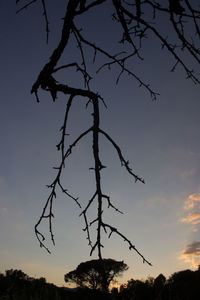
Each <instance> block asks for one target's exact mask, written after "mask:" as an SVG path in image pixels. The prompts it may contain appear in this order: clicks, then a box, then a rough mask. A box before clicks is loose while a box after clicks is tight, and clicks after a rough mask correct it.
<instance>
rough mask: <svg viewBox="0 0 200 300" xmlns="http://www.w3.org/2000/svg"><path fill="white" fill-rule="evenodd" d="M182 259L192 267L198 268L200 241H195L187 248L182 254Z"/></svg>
mask: <svg viewBox="0 0 200 300" xmlns="http://www.w3.org/2000/svg"><path fill="white" fill-rule="evenodd" d="M180 259H183V260H184V261H185V262H187V263H189V264H190V266H191V267H193V268H196V267H198V265H199V264H200V241H194V242H193V243H191V244H189V245H187V246H186V249H185V250H184V251H183V252H182V254H181V256H180Z"/></svg>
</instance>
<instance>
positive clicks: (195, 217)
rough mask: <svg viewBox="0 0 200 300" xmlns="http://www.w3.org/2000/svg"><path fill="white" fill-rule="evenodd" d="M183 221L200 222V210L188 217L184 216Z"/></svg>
mask: <svg viewBox="0 0 200 300" xmlns="http://www.w3.org/2000/svg"><path fill="white" fill-rule="evenodd" d="M181 222H183V223H189V224H192V225H196V224H199V223H200V211H199V212H198V211H194V212H192V213H190V214H189V215H188V216H187V217H186V218H182V219H181Z"/></svg>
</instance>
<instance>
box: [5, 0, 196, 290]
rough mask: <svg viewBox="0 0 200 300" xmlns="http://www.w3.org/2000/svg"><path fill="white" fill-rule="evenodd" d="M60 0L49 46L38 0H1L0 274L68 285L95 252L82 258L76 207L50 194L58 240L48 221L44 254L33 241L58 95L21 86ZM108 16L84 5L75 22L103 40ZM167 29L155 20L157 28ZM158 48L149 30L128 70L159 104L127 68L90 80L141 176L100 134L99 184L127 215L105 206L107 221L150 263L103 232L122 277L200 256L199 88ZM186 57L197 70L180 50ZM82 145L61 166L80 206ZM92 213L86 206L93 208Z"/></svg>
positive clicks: (32, 76)
mask: <svg viewBox="0 0 200 300" xmlns="http://www.w3.org/2000/svg"><path fill="white" fill-rule="evenodd" d="M22 2H23V1H22ZM65 2H66V1H64V0H62V1H60V2H59V5H58V7H57V8H56V9H55V7H54V4H52V2H51V1H47V4H48V5H47V8H48V14H49V19H50V30H51V32H50V37H49V44H48V45H47V44H46V36H45V24H44V19H43V16H42V7H41V5H40V3H39V2H38V3H35V4H34V5H32V7H30V8H29V9H27V10H25V11H23V12H21V13H19V14H16V6H15V3H14V1H6V0H2V1H1V2H0V25H1V26H0V28H1V33H0V38H1V56H0V66H1V71H0V80H1V90H0V98H1V101H0V106H1V107H0V137H1V147H0V272H4V271H5V270H8V269H11V268H13V269H21V270H23V271H24V272H25V273H27V274H28V275H29V276H34V277H37V278H38V277H45V278H46V279H47V281H48V282H52V283H55V284H57V285H60V286H62V285H65V283H64V274H65V273H67V272H69V271H71V270H73V269H75V268H76V266H77V265H78V264H79V263H80V262H83V261H87V260H89V259H95V258H97V256H96V254H94V255H93V256H92V258H91V257H90V255H89V252H90V249H89V247H88V245H87V240H86V236H85V233H84V232H83V230H82V228H83V227H84V222H83V219H82V218H80V217H79V214H80V210H79V208H78V207H77V206H76V205H75V203H73V202H72V201H71V200H70V199H68V198H66V197H65V196H63V195H62V194H61V193H59V192H58V195H57V198H56V202H55V203H54V214H55V220H54V224H53V225H54V232H55V241H56V246H55V247H54V246H53V245H52V244H51V242H50V241H49V236H48V227H47V226H46V225H45V224H44V225H42V230H43V231H44V232H45V234H46V236H47V245H48V247H49V249H50V250H51V254H48V253H47V252H46V251H45V250H44V249H42V248H40V246H39V243H38V241H37V239H36V237H35V234H34V225H35V224H36V222H37V221H38V219H39V217H40V215H41V212H42V208H43V206H44V204H45V201H46V199H47V197H48V195H49V190H48V188H47V187H46V185H48V184H50V183H51V182H52V180H53V178H54V176H55V170H54V169H53V167H55V166H56V165H57V164H58V163H59V161H60V153H59V152H57V150H56V144H57V143H58V142H59V139H60V131H59V130H60V127H61V126H62V121H63V117H64V110H65V105H66V100H67V99H66V96H65V97H64V96H62V95H60V96H59V98H58V99H57V101H56V102H55V103H53V102H52V100H51V99H50V96H49V95H48V94H46V93H44V92H40V100H41V102H40V103H39V104H38V103H36V101H35V98H34V96H33V95H31V93H30V90H31V86H32V84H33V83H34V81H35V80H36V78H37V75H38V73H39V71H40V70H41V68H42V67H43V65H44V64H45V63H46V62H47V60H48V58H49V57H50V55H51V53H52V51H53V49H54V48H55V46H56V45H57V42H58V40H59V36H60V30H61V26H62V19H61V18H62V17H63V14H64V9H65ZM102 14H103V16H104V17H103V25H102ZM110 15H111V13H110V11H109V9H107V8H106V7H103V8H102V9H101V10H100V11H99V14H98V15H94V14H88V16H87V18H86V19H83V24H84V25H83V28H84V30H85V32H87V34H88V37H92V36H93V37H95V39H99V41H100V42H101V43H102V45H104V46H105V47H108V48H109V46H110V44H111V40H110V38H109V36H110V35H111V36H112V37H113V39H117V37H118V30H116V29H114V27H112V26H111V25H110ZM84 26H85V27H84ZM108 26H109V27H108ZM165 26H166V24H165V21H164V20H162V21H161V30H164V29H166V27H165ZM97 33H98V34H97ZM75 48H76V47H75V46H74V45H73V42H72V46H71V48H69V49H68V52H66V54H65V55H64V57H63V60H62V62H66V61H69V59H70V58H71V56H72V55H74V56H75V57H76V55H77V50H76V49H75ZM160 48H161V47H160V44H159V43H156V41H154V39H153V38H149V39H148V40H147V41H146V42H145V44H144V50H143V55H144V57H145V59H144V62H137V61H135V60H134V61H133V69H134V71H135V72H136V73H137V74H139V75H140V76H141V77H142V78H143V79H144V80H145V81H146V82H148V83H150V84H151V86H152V87H153V88H154V90H155V91H157V92H159V93H160V96H159V97H158V99H157V101H152V100H151V98H150V97H149V94H148V93H147V92H146V91H145V89H143V88H139V87H138V83H137V82H136V81H135V80H134V79H131V78H130V77H128V76H125V75H124V76H122V77H121V79H120V82H119V84H118V85H116V84H115V81H116V78H117V74H118V73H117V72H118V70H117V69H116V68H113V69H112V70H111V71H110V72H109V71H108V70H103V71H102V72H101V73H100V74H97V75H96V76H97V77H95V78H97V79H94V81H93V83H92V87H93V89H94V90H95V91H97V92H99V93H100V94H101V95H102V96H103V97H104V99H105V102H106V104H107V106H108V108H107V109H106V108H105V107H104V106H103V105H102V106H101V124H102V125H101V127H102V128H103V129H104V130H106V131H107V132H108V133H109V134H110V135H111V136H112V137H113V139H114V140H115V141H116V142H117V143H118V144H119V145H120V147H121V150H122V152H123V154H124V156H125V158H126V159H127V160H129V162H130V165H131V166H132V167H133V170H134V172H135V173H136V174H138V175H140V176H142V177H143V178H144V179H145V182H146V183H145V184H142V183H139V182H138V183H134V181H133V179H132V178H131V177H130V176H129V175H128V174H127V172H126V170H125V169H123V168H122V167H121V165H120V161H119V159H118V157H117V155H116V153H115V150H114V149H113V148H112V147H111V145H110V144H109V143H108V142H106V141H105V140H103V139H101V149H100V150H101V152H100V156H101V160H102V163H103V164H105V165H106V166H107V168H106V169H105V170H104V171H103V173H102V181H103V189H104V191H105V192H106V193H107V194H109V195H110V196H111V199H112V201H113V203H114V205H116V206H117V207H118V208H119V209H120V210H122V211H123V212H124V214H123V215H121V214H116V213H115V212H114V211H112V210H109V211H108V210H105V218H106V220H108V221H109V222H110V223H111V224H113V225H114V226H116V227H117V228H118V229H119V230H120V231H121V232H122V233H125V234H126V236H127V237H128V238H129V239H130V240H131V241H132V242H133V244H134V245H135V246H136V248H137V249H138V250H139V251H140V252H141V253H142V254H143V255H144V256H145V258H147V259H148V260H149V261H150V262H151V263H152V265H153V266H152V267H150V266H148V265H147V264H143V262H142V260H141V258H140V257H139V256H138V255H137V254H136V253H135V252H134V251H129V249H128V246H127V244H126V243H124V242H123V240H121V239H120V238H119V237H117V236H114V234H113V236H112V237H111V238H110V239H108V238H107V237H106V236H105V237H104V238H103V242H104V249H103V256H104V257H105V258H113V259H116V260H124V262H125V263H126V264H127V265H128V266H129V270H128V271H126V273H124V275H123V277H122V278H120V279H119V280H120V282H126V281H127V280H128V279H131V278H134V279H146V278H147V277H148V276H153V277H156V276H157V275H159V274H160V273H163V274H164V275H165V276H166V277H168V276H169V275H171V274H172V273H173V272H177V271H180V270H183V269H187V268H193V269H195V268H197V265H198V264H199V263H200V139H199V128H200V118H199V112H200V101H199V86H197V85H194V84H193V83H192V82H191V81H189V80H186V78H185V77H186V76H185V74H184V71H183V70H182V69H181V68H177V70H176V72H173V73H172V72H170V68H171V67H172V65H173V60H172V58H171V57H170V55H168V54H167V52H165V51H161V50H160ZM90 56H92V54H91V53H89V52H88V57H89V58H90ZM98 59H99V61H98V62H99V65H100V63H101V58H98ZM186 60H187V62H188V64H189V65H191V66H192V65H194V67H196V70H197V71H198V66H197V65H195V64H194V62H193V61H192V60H191V61H190V58H189V57H186ZM130 64H131V61H130ZM60 76H61V77H60V78H61V79H62V80H63V81H64V82H66V79H67V82H69V83H70V84H71V85H72V86H75V84H76V85H80V83H79V82H77V79H76V78H77V77H75V76H77V75H76V74H72V75H71V77H70V78H66V77H65V76H66V75H65V73H64V72H63V73H62V74H61V75H60ZM85 104H86V102H85V100H83V99H80V98H77V100H76V101H75V103H74V106H73V108H72V112H71V116H70V119H69V131H70V136H69V143H70V141H73V138H74V137H76V136H77V135H78V134H79V133H80V131H81V130H83V128H84V129H87V128H88V126H90V124H91V109H90V107H88V109H86V108H85ZM91 148H92V147H91V137H90V136H88V137H87V138H85V139H84V140H83V141H82V142H81V143H80V144H79V146H78V147H77V148H76V149H75V150H74V152H73V154H72V155H71V157H70V159H69V162H68V165H67V167H66V169H65V171H64V175H63V181H64V182H65V184H66V187H67V188H68V189H69V191H70V192H71V193H72V194H73V195H75V196H77V197H79V200H80V202H81V204H82V205H83V206H84V205H86V203H87V201H88V199H89V198H90V197H91V195H92V194H93V193H94V178H93V174H92V172H91V170H89V168H90V167H91V166H92V164H93V158H92V152H91ZM95 213H96V208H95V205H94V206H93V207H92V208H91V217H92V216H95Z"/></svg>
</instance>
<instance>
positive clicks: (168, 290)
mask: <svg viewBox="0 0 200 300" xmlns="http://www.w3.org/2000/svg"><path fill="white" fill-rule="evenodd" d="M97 261H98V260H96V261H95V260H93V261H89V262H85V263H81V264H80V265H79V266H78V267H79V268H78V267H77V268H76V269H75V270H74V271H71V272H69V273H67V274H65V275H64V278H65V281H66V282H69V277H70V276H69V274H70V273H73V272H74V273H73V275H75V272H77V270H79V269H80V268H82V271H83V272H82V278H84V280H83V281H84V282H81V280H80V281H79V282H78V281H77V280H74V282H76V287H73V288H69V287H57V286H56V285H54V284H50V283H47V282H46V279H45V278H43V277H41V278H39V279H35V278H32V277H29V276H28V275H27V274H25V273H24V272H23V271H21V270H14V269H10V270H6V271H5V273H4V274H3V273H0V300H24V299H26V300H36V299H37V300H40V299H41V300H76V299H83V300H86V299H88V300H89V299H95V300H100V299H105V300H144V299H145V300H197V299H199V295H200V267H199V268H198V269H197V270H195V271H192V270H189V269H187V270H183V271H179V272H175V273H173V274H172V275H171V276H169V278H168V279H167V278H166V277H165V276H164V275H163V274H160V275H158V276H157V277H156V278H153V277H149V278H147V279H146V280H138V279H133V278H131V279H130V280H128V281H127V283H126V284H122V285H121V286H120V287H119V289H117V288H116V287H114V284H113V285H110V289H109V290H107V291H105V290H103V289H102V286H101V284H100V283H101V277H99V278H98V276H97V275H98V268H99V266H98V263H97ZM113 261H114V260H111V259H110V261H106V262H105V265H106V268H105V270H106V272H107V274H109V276H108V278H109V284H110V283H111V282H116V280H114V278H115V277H116V276H117V275H120V274H121V273H122V272H123V271H125V270H127V268H128V267H127V265H126V264H125V263H124V262H117V263H119V264H118V265H117V264H113ZM92 262H93V266H94V268H93V269H92V267H91V268H90V267H89V266H91V265H92ZM107 262H108V263H107ZM114 262H115V261H114ZM95 263H97V264H96V265H95ZM111 263H112V264H113V265H114V270H115V271H113V268H112V266H113V265H112V264H111ZM116 266H119V272H117V271H116ZM109 268H110V269H109ZM86 269H88V270H89V269H90V271H91V270H93V271H92V273H90V276H88V274H87V276H86V273H84V272H85V270H86ZM95 270H96V271H95ZM92 274H93V275H92ZM95 276H96V277H95ZM92 277H93V279H94V282H95V280H96V281H98V280H99V284H98V285H95V284H93V285H91V284H90V283H91V282H90V280H91V278H92ZM80 278H81V276H80ZM80 278H79V279H80ZM86 278H87V279H88V282H87V279H86ZM72 282H73V280H72ZM94 282H93V283H94Z"/></svg>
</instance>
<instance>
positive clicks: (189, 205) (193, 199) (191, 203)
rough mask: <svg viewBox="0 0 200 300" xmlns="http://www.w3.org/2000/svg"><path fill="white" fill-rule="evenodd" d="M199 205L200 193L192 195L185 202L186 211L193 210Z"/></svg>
mask: <svg viewBox="0 0 200 300" xmlns="http://www.w3.org/2000/svg"><path fill="white" fill-rule="evenodd" d="M198 203H200V193H195V194H191V195H189V197H188V199H187V200H186V201H185V205H184V209H185V210H189V209H193V208H194V207H195V205H198Z"/></svg>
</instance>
